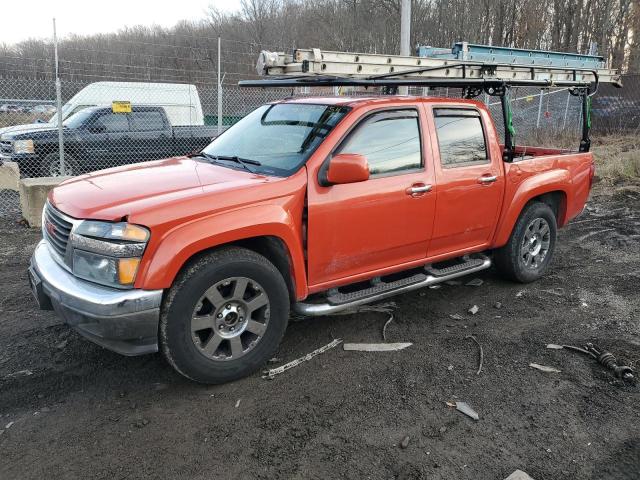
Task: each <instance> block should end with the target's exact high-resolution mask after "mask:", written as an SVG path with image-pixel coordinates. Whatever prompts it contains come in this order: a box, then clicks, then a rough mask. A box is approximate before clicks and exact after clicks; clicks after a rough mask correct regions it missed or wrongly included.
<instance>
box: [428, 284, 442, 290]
mask: <svg viewBox="0 0 640 480" xmlns="http://www.w3.org/2000/svg"><path fill="white" fill-rule="evenodd" d="M429 288H430V289H431V290H438V289H439V288H442V285H429Z"/></svg>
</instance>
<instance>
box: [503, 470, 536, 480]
mask: <svg viewBox="0 0 640 480" xmlns="http://www.w3.org/2000/svg"><path fill="white" fill-rule="evenodd" d="M504 480H533V478H531V477H530V476H529V475H527V474H526V473H525V472H523V471H522V470H516V471H515V472H513V473H512V474H511V475H509V476H508V477H507V478H505V479H504Z"/></svg>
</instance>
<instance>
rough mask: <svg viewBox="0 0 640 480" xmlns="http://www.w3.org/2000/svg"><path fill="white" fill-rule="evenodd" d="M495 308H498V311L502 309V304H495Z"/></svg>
mask: <svg viewBox="0 0 640 480" xmlns="http://www.w3.org/2000/svg"><path fill="white" fill-rule="evenodd" d="M493 308H497V309H500V308H502V302H496V303H494V304H493Z"/></svg>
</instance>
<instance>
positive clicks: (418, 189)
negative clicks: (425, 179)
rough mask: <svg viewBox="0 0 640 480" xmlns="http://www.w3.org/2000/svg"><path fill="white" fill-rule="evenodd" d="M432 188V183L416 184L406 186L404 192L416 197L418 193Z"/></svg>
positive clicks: (420, 193)
mask: <svg viewBox="0 0 640 480" xmlns="http://www.w3.org/2000/svg"><path fill="white" fill-rule="evenodd" d="M432 188H433V186H432V185H422V184H417V185H413V186H412V187H409V188H407V190H406V193H407V195H411V196H412V197H417V196H419V195H422V194H423V193H427V192H430V191H431V189H432Z"/></svg>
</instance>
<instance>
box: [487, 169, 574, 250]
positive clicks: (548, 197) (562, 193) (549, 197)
mask: <svg viewBox="0 0 640 480" xmlns="http://www.w3.org/2000/svg"><path fill="white" fill-rule="evenodd" d="M563 180H564V179H563ZM527 183H528V182H527V181H525V182H523V184H522V185H521V186H520V188H518V190H517V191H516V193H515V195H514V196H513V199H512V201H511V203H510V205H508V206H507V208H506V209H505V213H504V214H503V215H502V218H501V221H500V223H499V224H498V228H497V229H496V234H495V236H494V241H493V246H494V248H496V247H502V246H503V245H505V244H506V243H507V242H508V241H509V237H510V236H511V233H512V232H513V229H514V227H515V225H516V222H517V221H518V218H519V217H520V215H521V213H522V211H523V210H524V209H525V208H526V207H527V205H529V204H530V203H532V202H541V203H544V204H546V205H548V206H549V208H551V210H552V211H553V213H554V215H555V216H556V222H557V226H558V227H562V226H564V225H565V224H566V223H567V205H568V202H569V192H570V188H569V185H567V184H566V182H565V181H562V182H553V183H551V184H537V185H534V184H531V185H527ZM529 187H531V188H529Z"/></svg>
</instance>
